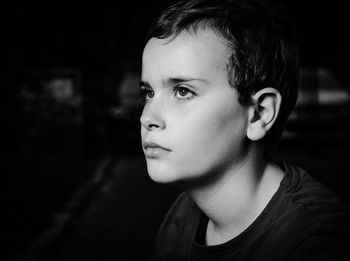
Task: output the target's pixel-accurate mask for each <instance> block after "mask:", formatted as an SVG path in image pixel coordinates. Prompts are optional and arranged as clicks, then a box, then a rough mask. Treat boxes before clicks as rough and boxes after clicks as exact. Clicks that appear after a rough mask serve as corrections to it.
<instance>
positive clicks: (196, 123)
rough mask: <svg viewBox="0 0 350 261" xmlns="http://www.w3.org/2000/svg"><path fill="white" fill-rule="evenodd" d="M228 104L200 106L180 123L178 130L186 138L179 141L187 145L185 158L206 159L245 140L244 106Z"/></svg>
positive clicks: (185, 146)
mask: <svg viewBox="0 0 350 261" xmlns="http://www.w3.org/2000/svg"><path fill="white" fill-rule="evenodd" d="M224 104H225V103H217V104H211V105H210V106H205V107H204V106H203V107H197V108H196V109H193V110H191V111H190V113H188V114H187V115H186V116H185V117H184V118H183V119H182V120H181V121H179V122H178V128H177V131H178V133H182V135H181V137H182V138H181V139H180V140H177V141H178V142H179V143H181V144H182V146H183V147H184V148H186V149H184V150H183V152H184V157H185V155H186V156H187V157H191V158H192V157H194V158H196V159H197V160H206V159H207V158H208V157H211V156H212V155H213V154H214V153H220V152H223V153H224V152H226V151H227V150H230V149H231V148H232V147H233V146H234V147H235V146H236V145H238V144H239V143H240V142H241V141H242V139H244V136H245V126H246V125H245V118H244V114H243V113H242V110H241V108H240V107H238V106H231V107H230V106H224ZM236 143H237V144H236ZM188 154H190V155H188Z"/></svg>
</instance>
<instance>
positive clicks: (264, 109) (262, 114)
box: [247, 87, 282, 141]
mask: <svg viewBox="0 0 350 261" xmlns="http://www.w3.org/2000/svg"><path fill="white" fill-rule="evenodd" d="M252 98H253V102H254V104H253V105H251V106H250V108H249V113H248V117H249V119H248V127H247V137H248V138H249V139H250V140H252V141H256V140H260V139H262V138H263V137H264V136H265V135H266V133H267V132H268V131H269V130H270V129H271V128H272V126H273V124H274V123H275V121H276V119H277V116H278V114H279V110H280V107H281V103H282V97H281V94H280V93H279V92H278V91H277V90H276V89H274V88H271V87H268V88H264V89H261V90H260V91H258V92H257V93H255V94H254V96H253V97H252Z"/></svg>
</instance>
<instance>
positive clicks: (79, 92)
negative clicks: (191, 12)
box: [0, 0, 350, 260]
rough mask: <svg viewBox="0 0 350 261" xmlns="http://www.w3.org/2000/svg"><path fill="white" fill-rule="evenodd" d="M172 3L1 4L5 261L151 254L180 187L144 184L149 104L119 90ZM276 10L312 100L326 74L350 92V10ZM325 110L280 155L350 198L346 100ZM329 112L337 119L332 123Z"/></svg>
mask: <svg viewBox="0 0 350 261" xmlns="http://www.w3.org/2000/svg"><path fill="white" fill-rule="evenodd" d="M173 2H175V1H169V0H166V1H164V0H163V1H162V0H149V1H135V0H129V1H124V2H121V1H114V2H112V1H111V2H105V1H97V2H96V1H95V2H91V3H89V2H88V1H87V2H84V3H78V2H72V1H71V2H65V1H46V2H43V3H38V2H33V1H26V2H24V1H23V2H19V1H18V2H17V1H12V2H11V3H1V5H0V35H1V38H0V39H1V41H0V47H1V49H0V68H1V72H0V83H1V85H0V101H1V104H0V109H1V110H0V116H1V126H2V127H1V131H0V134H1V135H0V140H1V143H0V144H1V148H2V149H1V151H2V157H1V158H2V160H3V164H2V170H1V174H2V175H1V176H2V177H3V182H2V183H1V184H2V190H1V196H2V197H1V199H2V201H3V205H2V206H3V211H4V215H3V217H5V221H3V222H2V225H1V231H2V232H1V237H2V241H3V242H4V243H3V244H2V246H3V250H2V252H1V256H0V258H1V260H36V259H43V260H45V259H46V260H55V258H56V259H57V260H60V258H62V260H69V257H70V258H71V260H80V259H81V260H83V259H84V260H101V258H102V259H104V260H106V259H108V257H110V258H111V259H112V258H114V259H118V258H119V259H121V260H122V259H124V258H125V257H126V256H129V257H130V256H131V257H133V258H134V259H133V260H135V257H136V256H141V255H140V253H138V254H135V252H137V251H139V252H141V253H143V254H144V256H147V255H149V253H150V251H151V246H152V244H153V240H154V235H155V231H156V229H157V226H158V225H159V222H160V220H161V217H162V215H163V213H164V211H165V210H166V208H167V207H168V205H169V203H170V202H171V200H172V199H173V198H174V196H175V195H176V194H177V191H176V190H174V189H172V188H167V187H163V186H160V185H156V184H153V183H152V182H150V181H149V180H148V179H147V174H146V173H145V170H144V161H143V160H142V152H141V148H140V145H139V144H140V143H139V142H140V141H139V137H138V132H139V123H138V117H139V113H140V109H141V108H140V106H139V103H138V102H136V105H135V104H132V103H130V102H125V97H126V96H128V95H129V96H128V97H129V98H131V99H137V98H135V96H133V95H135V92H131V93H129V94H126V96H125V95H124V96H123V95H122V94H121V93H120V91H119V89H120V86H121V83H122V82H123V79H125V75H127V73H131V75H132V76H133V77H134V78H133V79H137V77H138V75H139V73H140V61H141V54H142V49H143V46H144V44H145V42H144V37H145V34H146V30H147V28H148V26H149V25H150V23H151V22H152V21H153V19H154V18H155V17H156V16H157V14H158V13H159V11H160V10H161V9H163V8H164V7H166V6H168V5H169V4H170V3H173ZM275 2H278V3H281V4H283V5H285V6H286V7H288V8H289V10H290V11H291V13H292V14H293V16H294V18H295V21H296V24H297V29H298V32H299V42H300V51H301V65H302V68H303V69H305V70H307V72H310V73H309V74H307V77H305V79H306V80H305V79H304V80H303V82H304V83H306V84H304V85H305V86H306V87H304V88H306V92H308V91H309V92H311V93H314V94H315V93H317V92H320V91H321V88H320V79H319V78H318V76H317V72H319V70H320V69H322V70H324V71H326V72H327V74H328V75H331V77H332V79H333V80H334V81H335V83H336V84H334V85H335V86H334V89H337V90H342V91H343V92H345V93H348V92H349V86H350V78H349V77H348V74H349V73H348V68H349V67H350V48H349V44H350V40H349V37H348V34H349V30H348V25H349V23H348V22H349V18H348V16H349V15H348V13H347V8H345V2H344V1H342V2H341V1H331V2H330V1H303V2H299V1H291V0H290V1H275ZM66 78H68V79H72V81H73V83H74V88H75V93H76V97H75V98H76V99H75V98H74V99H72V100H69V101H68V102H62V101H57V99H54V98H53V97H51V96H50V95H49V96H47V95H46V96H45V93H44V91H43V85H45V84H44V83H45V82H48V81H50V79H66ZM308 83H310V85H309V84H308ZM131 85H132V84H131ZM327 86H328V85H327ZM135 87H136V86H135ZM331 87H332V86H331ZM309 89H310V90H309ZM314 96H315V95H314ZM123 99H124V100H123ZM322 106H323V104H322V102H320V101H317V98H316V100H315V99H314V100H312V101H311V102H309V104H306V105H305V106H304V107H305V108H301V107H302V106H301V107H300V110H299V111H298V112H299V116H298V117H297V119H299V121H296V123H291V124H290V125H288V126H289V127H290V130H291V132H294V133H296V134H295V136H293V138H291V139H284V140H282V143H281V146H280V153H279V154H278V155H279V157H280V159H281V160H287V161H289V162H292V163H295V164H298V165H302V166H303V167H305V168H306V169H307V170H308V171H310V173H311V174H313V175H314V176H316V177H317V178H319V179H320V180H321V181H322V182H324V183H326V184H327V185H328V186H329V187H330V188H332V189H333V190H334V191H335V192H336V193H337V194H338V195H339V196H341V197H342V198H344V199H345V200H349V198H350V196H349V193H348V192H347V190H348V189H347V181H348V178H347V175H348V172H349V157H348V152H349V139H348V137H347V136H348V130H349V123H348V122H349V117H348V111H349V103H348V102H342V103H339V104H337V103H336V104H335V105H334V104H333V105H331V106H324V107H322ZM324 112H326V114H327V113H328V114H330V115H331V116H330V117H328V118H327V120H323V119H324V118H323V116H322V115H324ZM328 114H327V115H328ZM305 115H306V116H305ZM321 134H322V135H321ZM96 176H98V177H99V178H97V179H96ZM123 177H125V178H123ZM101 191H102V192H103V191H104V192H103V193H102V192H101ZM106 191H107V192H106ZM106 195H107V196H106ZM111 199H112V200H111ZM72 202H73V203H72ZM92 206H93V207H92ZM106 209H108V211H106ZM121 209H122V210H121ZM87 213H90V214H89V215H88V214H87ZM101 213H103V214H101ZM87 216H89V217H93V218H90V219H89V218H87ZM106 220H107V221H106ZM82 224H84V225H82ZM102 225H103V227H101V226H102ZM82 231H83V232H82ZM91 231H92V232H91ZM50 233H51V234H50ZM43 242H44V243H43ZM67 242H68V243H67ZM77 242H78V243H77ZM72 246H74V247H72ZM133 252H134V254H132V253H133ZM140 260H142V259H140Z"/></svg>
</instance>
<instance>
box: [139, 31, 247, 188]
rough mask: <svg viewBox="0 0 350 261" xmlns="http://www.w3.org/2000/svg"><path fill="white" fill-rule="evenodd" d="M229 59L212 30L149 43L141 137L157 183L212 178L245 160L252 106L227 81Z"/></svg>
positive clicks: (184, 33)
mask: <svg viewBox="0 0 350 261" xmlns="http://www.w3.org/2000/svg"><path fill="white" fill-rule="evenodd" d="M228 57H229V50H228V48H227V47H226V46H225V44H224V43H223V41H222V40H221V39H220V38H219V37H218V36H217V35H216V34H215V33H213V32H212V31H210V30H198V32H197V33H196V34H189V33H187V32H182V33H181V34H180V35H178V36H177V37H176V38H175V39H174V40H172V41H169V39H165V40H164V39H163V40H162V39H156V38H152V39H150V40H149V42H148V43H147V45H146V47H145V49H144V53H143V60H142V79H141V80H142V82H141V86H142V87H141V88H142V90H143V93H144V95H145V98H146V103H145V106H144V109H143V113H142V116H141V136H142V142H143V149H144V153H145V156H146V161H147V168H148V173H149V175H150V177H151V178H152V179H153V180H154V181H156V182H160V183H179V182H180V183H182V182H188V184H192V183H191V182H190V181H195V182H194V183H198V182H199V181H200V180H201V181H207V180H208V178H209V179H210V177H213V175H215V173H225V172H227V171H229V170H233V169H234V168H236V167H238V166H239V163H240V162H241V161H242V160H243V158H244V147H245V146H244V142H245V137H246V127H247V110H246V109H245V108H244V107H242V106H241V105H240V103H239V102H238V94H237V91H236V90H235V89H234V88H232V87H231V86H230V85H229V83H228V74H227V69H226V64H227V61H228ZM152 143H157V144H158V145H159V146H161V147H163V148H159V147H157V146H154V144H153V145H152ZM149 145H150V146H149Z"/></svg>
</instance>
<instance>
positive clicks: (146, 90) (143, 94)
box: [140, 85, 197, 102]
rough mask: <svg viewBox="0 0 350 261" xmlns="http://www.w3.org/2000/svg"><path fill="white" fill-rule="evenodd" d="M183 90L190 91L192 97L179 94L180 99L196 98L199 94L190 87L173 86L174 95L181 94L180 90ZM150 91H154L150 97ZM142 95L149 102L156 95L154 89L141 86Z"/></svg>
mask: <svg viewBox="0 0 350 261" xmlns="http://www.w3.org/2000/svg"><path fill="white" fill-rule="evenodd" d="M181 90H185V91H186V95H187V94H188V93H190V97H185V96H178V97H177V98H178V99H181V100H182V99H186V100H190V99H192V98H194V97H195V96H197V94H196V93H195V92H194V91H191V90H190V89H189V88H187V87H184V86H182V85H176V86H175V87H174V88H173V93H174V96H175V97H176V95H177V94H179V92H180V91H181ZM149 93H152V95H151V96H152V97H148V94H149ZM140 95H141V97H142V98H143V100H144V102H147V101H148V100H149V99H151V98H153V96H154V91H153V90H152V89H148V88H144V87H143V88H141V89H140Z"/></svg>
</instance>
